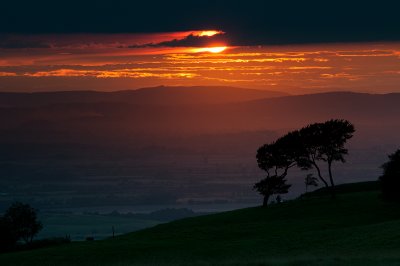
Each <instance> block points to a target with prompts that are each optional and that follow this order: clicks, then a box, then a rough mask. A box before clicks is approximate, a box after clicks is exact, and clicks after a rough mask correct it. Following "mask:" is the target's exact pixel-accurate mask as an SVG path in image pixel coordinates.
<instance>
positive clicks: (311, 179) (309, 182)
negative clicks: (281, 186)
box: [304, 174, 318, 193]
mask: <svg viewBox="0 0 400 266" xmlns="http://www.w3.org/2000/svg"><path fill="white" fill-rule="evenodd" d="M304 183H305V185H306V193H307V192H308V187H309V186H314V187H318V178H316V177H315V176H314V175H313V174H307V175H306V179H305V180H304Z"/></svg>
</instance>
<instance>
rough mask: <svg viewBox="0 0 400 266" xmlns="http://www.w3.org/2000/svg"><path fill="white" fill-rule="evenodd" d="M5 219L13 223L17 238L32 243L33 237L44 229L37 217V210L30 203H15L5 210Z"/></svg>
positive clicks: (12, 227)
mask: <svg viewBox="0 0 400 266" xmlns="http://www.w3.org/2000/svg"><path fill="white" fill-rule="evenodd" d="M3 219H4V220H5V222H6V223H8V224H10V225H11V230H12V232H13V234H14V237H15V238H16V239H17V240H20V239H22V240H24V241H25V243H30V242H32V240H33V237H34V236H35V235H36V234H37V233H38V232H39V231H40V230H41V229H42V227H43V226H42V223H41V222H40V221H38V219H37V211H36V209H34V208H32V207H31V206H30V205H29V204H24V203H21V202H15V203H13V204H12V205H11V206H10V207H9V208H8V209H7V211H6V212H5V214H4V217H3Z"/></svg>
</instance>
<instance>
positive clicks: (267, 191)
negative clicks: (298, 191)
mask: <svg viewBox="0 0 400 266" xmlns="http://www.w3.org/2000/svg"><path fill="white" fill-rule="evenodd" d="M291 186H292V185H288V184H286V179H285V178H284V177H282V176H269V177H266V178H264V179H263V180H261V181H260V182H257V183H256V184H255V185H254V189H255V190H257V191H258V192H259V193H260V194H261V195H263V196H264V202H263V206H267V205H268V200H269V198H270V196H271V195H274V194H286V193H288V192H289V188H290V187H291Z"/></svg>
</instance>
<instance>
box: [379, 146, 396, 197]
mask: <svg viewBox="0 0 400 266" xmlns="http://www.w3.org/2000/svg"><path fill="white" fill-rule="evenodd" d="M388 157H389V161H388V162H386V163H384V164H383V165H382V166H381V167H382V168H383V175H382V176H380V178H379V179H380V181H381V188H382V196H383V198H384V199H387V200H395V201H400V193H399V187H400V149H398V150H397V151H396V152H395V153H393V154H391V155H389V156H388Z"/></svg>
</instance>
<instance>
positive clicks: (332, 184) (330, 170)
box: [328, 161, 336, 198]
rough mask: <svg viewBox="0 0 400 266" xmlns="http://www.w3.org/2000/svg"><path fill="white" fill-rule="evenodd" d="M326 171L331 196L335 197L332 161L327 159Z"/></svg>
mask: <svg viewBox="0 0 400 266" xmlns="http://www.w3.org/2000/svg"><path fill="white" fill-rule="evenodd" d="M328 172H329V181H330V182H331V189H330V191H331V196H332V198H336V192H335V183H334V182H333V176H332V162H330V161H328Z"/></svg>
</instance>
